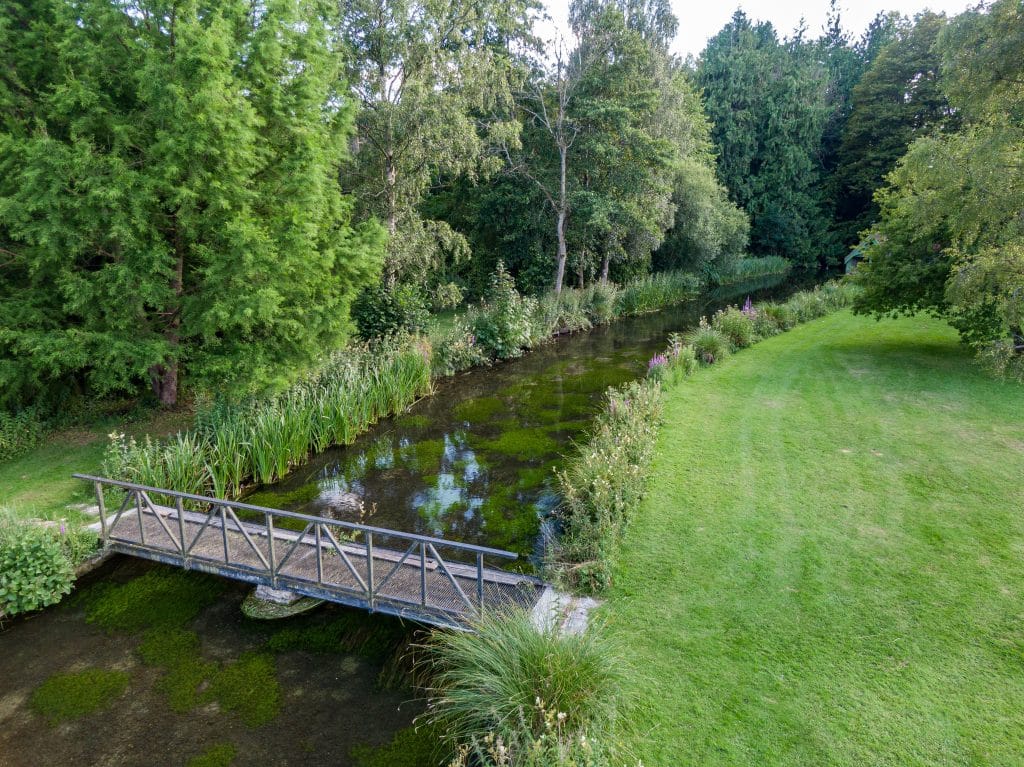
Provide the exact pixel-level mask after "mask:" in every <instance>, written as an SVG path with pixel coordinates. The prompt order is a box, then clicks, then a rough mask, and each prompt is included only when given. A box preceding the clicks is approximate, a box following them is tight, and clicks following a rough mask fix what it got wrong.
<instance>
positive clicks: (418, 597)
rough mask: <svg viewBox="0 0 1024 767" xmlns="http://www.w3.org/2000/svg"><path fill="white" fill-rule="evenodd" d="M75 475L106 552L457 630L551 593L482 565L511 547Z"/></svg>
mask: <svg viewBox="0 0 1024 767" xmlns="http://www.w3.org/2000/svg"><path fill="white" fill-rule="evenodd" d="M74 476H75V478H76V479H81V480H85V481H88V482H91V483H92V484H93V486H94V488H95V490H96V501H97V503H98V505H99V518H100V535H101V537H102V539H103V544H104V546H105V547H106V548H107V549H108V550H111V551H116V552H120V553H123V554H128V555H131V556H134V557H141V558H143V559H152V560H156V561H157V562H164V563H167V564H171V565H177V566H179V567H184V568H185V569H187V570H199V571H202V572H207V573H213V574H216V575H221V576H224V577H226V578H233V579H236V580H240V581H246V582H248V583H255V584H257V585H264V586H268V587H270V588H273V589H279V590H285V591H291V592H294V593H296V594H301V595H304V596H310V597H316V598H318V599H325V600H328V601H331V602H338V603H340V604H344V605H350V606H353V607H361V608H364V609H366V610H370V611H371V612H381V613H388V614H391V615H397V616H400V617H403V618H408V619H410V620H415V621H418V622H421V623H428V624H431V625H435V626H453V627H464V626H465V625H466V624H467V623H468V622H469V621H470V620H472V618H474V617H475V616H477V615H479V614H480V613H481V612H483V611H485V610H488V609H494V608H501V607H506V606H509V605H516V606H519V607H522V608H525V609H527V610H532V609H534V608H535V607H536V606H537V604H538V602H540V601H541V597H542V595H544V594H545V592H546V591H547V592H550V589H548V588H547V587H546V584H544V582H543V581H541V580H539V579H537V578H533V577H530V576H527V575H519V574H516V573H510V572H506V571H504V570H501V569H498V568H495V567H489V566H486V564H485V562H487V561H494V560H502V559H504V560H511V559H516V558H517V555H516V554H514V553H512V552H509V551H502V550H500V549H491V548H487V547H485V546H474V545H472V544H468V543H460V542H456V541H446V540H444V539H443V538H434V537H430V536H425V535H416V534H414V533H404V532H400V531H397V530H387V529H384V528H380V527H371V526H368V525H360V524H355V523H352V522H342V521H340V520H335V519H327V518H324V517H314V516H309V515H306V514H296V513H295V512H290V511H282V510H280V509H268V508H265V507H263V506H254V505H252V504H247V503H240V502H233V501H226V500H222V499H218V498H209V497H206V496H202V495H194V494H191V493H180V492H177V491H174V490H167V489H162V488H156V487H147V486H145V485H137V484H134V483H131V482H121V481H118V480H113V479H106V478H103V477H94V476H90V475H87V474H75V475H74ZM108 496H109V497H108ZM108 501H113V503H112V504H111V509H113V506H114V504H115V503H116V511H112V510H111V509H108V507H107V502H108ZM442 552H444V556H442Z"/></svg>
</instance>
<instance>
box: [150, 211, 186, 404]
mask: <svg viewBox="0 0 1024 767" xmlns="http://www.w3.org/2000/svg"><path fill="white" fill-rule="evenodd" d="M172 239H173V240H174V253H175V262H174V276H173V277H172V278H171V290H172V291H173V292H174V301H173V305H172V306H171V307H170V309H169V310H168V311H167V312H166V313H165V316H166V317H167V326H166V327H165V328H164V340H166V341H167V344H168V346H170V347H171V353H170V356H169V358H168V359H167V360H166V361H165V362H162V363H160V364H157V365H153V366H152V367H150V368H149V380H150V384H151V385H152V387H153V393H154V394H155V395H156V397H157V399H158V400H160V404H161V405H163V406H165V407H174V406H175V405H177V404H178V345H179V343H180V341H181V296H182V294H183V293H184V288H185V244H184V242H182V239H181V234H180V232H179V231H178V222H177V216H176V215H175V216H174V233H173V235H172Z"/></svg>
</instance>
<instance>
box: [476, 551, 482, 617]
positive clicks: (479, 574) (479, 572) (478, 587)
mask: <svg viewBox="0 0 1024 767" xmlns="http://www.w3.org/2000/svg"><path fill="white" fill-rule="evenodd" d="M476 608H477V611H479V613H480V617H483V614H484V555H483V552H481V551H478V552H477V553H476Z"/></svg>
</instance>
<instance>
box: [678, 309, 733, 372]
mask: <svg viewBox="0 0 1024 767" xmlns="http://www.w3.org/2000/svg"><path fill="white" fill-rule="evenodd" d="M685 338H686V343H688V344H689V345H690V346H692V347H693V350H694V352H695V353H696V354H697V359H698V360H700V361H701V362H702V363H703V364H705V365H714V364H715V363H716V362H720V361H721V360H723V359H725V358H726V357H728V356H729V353H730V352H731V351H732V343H731V342H730V340H729V337H728V336H727V335H726V334H725V333H723V332H722V331H721V330H719V329H718V328H714V327H712V326H711V325H709V324H708V321H707V319H706V318H705V317H701V318H700V324H699V325H698V326H697V327H696V328H694V329H693V330H691V331H690V332H689V333H687V334H686V336H685Z"/></svg>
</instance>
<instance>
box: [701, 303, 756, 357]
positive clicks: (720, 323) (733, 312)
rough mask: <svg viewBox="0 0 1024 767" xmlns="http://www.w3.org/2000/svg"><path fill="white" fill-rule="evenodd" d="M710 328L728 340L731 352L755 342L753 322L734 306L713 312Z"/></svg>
mask: <svg viewBox="0 0 1024 767" xmlns="http://www.w3.org/2000/svg"><path fill="white" fill-rule="evenodd" d="M751 311H753V309H752V308H751ZM711 327H713V328H714V329H715V330H717V331H719V332H720V333H722V334H724V335H725V336H726V337H727V338H728V339H729V345H730V346H731V347H732V349H733V351H735V350H737V349H746V348H747V347H748V346H750V345H751V344H752V343H754V341H755V340H756V335H755V333H754V322H753V320H752V319H751V318H750V317H749V316H748V315H747V314H746V313H744V312H742V311H740V310H739V309H737V308H736V307H735V306H730V307H727V308H725V309H722V310H720V311H718V312H715V316H714V317H712V319H711Z"/></svg>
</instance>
